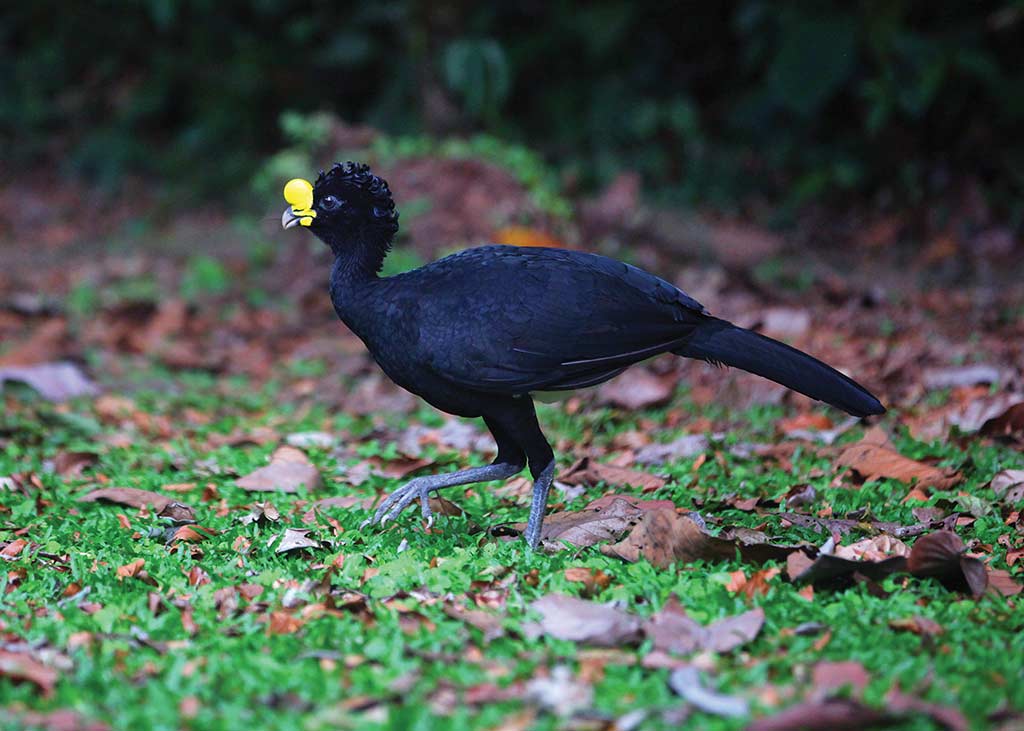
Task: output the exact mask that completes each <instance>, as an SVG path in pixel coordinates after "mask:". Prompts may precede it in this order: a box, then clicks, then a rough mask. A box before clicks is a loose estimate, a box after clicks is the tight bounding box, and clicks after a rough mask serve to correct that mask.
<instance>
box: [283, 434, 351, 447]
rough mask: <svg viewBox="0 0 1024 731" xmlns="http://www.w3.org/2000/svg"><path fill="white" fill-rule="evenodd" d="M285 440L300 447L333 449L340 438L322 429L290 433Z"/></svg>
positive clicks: (290, 444) (292, 445) (293, 445)
mask: <svg viewBox="0 0 1024 731" xmlns="http://www.w3.org/2000/svg"><path fill="white" fill-rule="evenodd" d="M285 442H286V443H287V444H288V445H289V446H291V447H296V448H298V449H310V448H315V449H331V448H333V447H335V446H337V444H338V438H337V437H335V436H334V435H333V434H328V433H327V432H322V431H304V432H297V433H295V434H289V435H288V436H287V437H285Z"/></svg>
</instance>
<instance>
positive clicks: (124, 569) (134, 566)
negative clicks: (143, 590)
mask: <svg viewBox="0 0 1024 731" xmlns="http://www.w3.org/2000/svg"><path fill="white" fill-rule="evenodd" d="M145 565H146V559H144V558H137V559H135V560H134V561H131V562H129V563H126V564H125V565H123V566H118V567H117V580H118V581H120V580H122V579H130V578H131V577H133V576H138V574H139V572H140V571H142V567H143V566H145Z"/></svg>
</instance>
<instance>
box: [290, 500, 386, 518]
mask: <svg viewBox="0 0 1024 731" xmlns="http://www.w3.org/2000/svg"><path fill="white" fill-rule="evenodd" d="M376 502H377V498H375V497H359V496H358V495H335V496H334V497H325V498H323V499H321V500H317V501H316V502H314V503H310V505H309V508H308V509H307V510H306V512H305V513H303V515H302V522H303V523H312V522H314V521H315V520H316V514H317V511H319V510H324V509H325V508H339V509H344V508H353V507H359V508H360V509H362V510H369V509H370V508H372V507H373V505H374V503H376Z"/></svg>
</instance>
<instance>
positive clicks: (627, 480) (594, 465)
mask: <svg viewBox="0 0 1024 731" xmlns="http://www.w3.org/2000/svg"><path fill="white" fill-rule="evenodd" d="M558 481H559V482H564V483H565V484H566V485H596V484H598V483H599V482H603V483H605V484H606V485H608V486H610V487H627V486H628V487H637V488H640V489H641V490H643V491H645V492H650V491H653V490H658V489H660V488H662V487H664V486H665V480H664V478H661V477H656V476H655V475H650V474H647V473H646V472H640V471H638V470H631V469H628V468H626V467H616V466H614V465H610V464H605V463H603V462H596V461H594V460H592V459H591V458H590V457H584V458H583V459H581V460H579V461H578V462H576V464H574V465H573V466H572V467H570V468H569V469H568V470H566V472H564V473H563V474H562V475H560V476H559V477H558Z"/></svg>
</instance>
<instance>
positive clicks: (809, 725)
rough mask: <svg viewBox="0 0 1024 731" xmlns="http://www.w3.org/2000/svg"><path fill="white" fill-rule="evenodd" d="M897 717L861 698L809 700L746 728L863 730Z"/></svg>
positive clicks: (770, 730) (750, 730)
mask: <svg viewBox="0 0 1024 731" xmlns="http://www.w3.org/2000/svg"><path fill="white" fill-rule="evenodd" d="M893 721H894V719H893V717H892V716H891V715H889V714H888V713H885V712H883V711H876V710H875V709H874V708H870V707H868V706H865V705H864V704H863V703H861V702H860V701H858V700H853V699H847V698H826V699H824V700H809V701H804V702H803V703H798V704H796V705H794V706H790V707H789V708H785V709H783V710H781V711H779V712H777V713H774V714H773V715H771V716H765V717H762V718H758V719H755V720H754V721H752V722H751V723H750V724H749V725H748V726H747V728H746V731H863V729H868V728H874V727H875V726H883V725H889V724H892V723H893Z"/></svg>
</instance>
